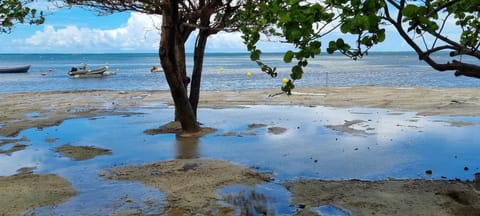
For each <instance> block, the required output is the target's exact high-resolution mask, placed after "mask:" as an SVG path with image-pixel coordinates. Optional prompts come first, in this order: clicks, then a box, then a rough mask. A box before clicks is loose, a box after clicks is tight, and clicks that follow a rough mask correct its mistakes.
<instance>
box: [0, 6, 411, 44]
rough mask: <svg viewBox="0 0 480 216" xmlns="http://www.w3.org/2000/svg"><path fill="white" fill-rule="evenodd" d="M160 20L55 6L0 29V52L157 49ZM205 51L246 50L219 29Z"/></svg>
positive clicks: (391, 36)
mask: <svg viewBox="0 0 480 216" xmlns="http://www.w3.org/2000/svg"><path fill="white" fill-rule="evenodd" d="M160 20H161V18H160V17H154V16H148V15H145V14H139V13H130V12H124V13H116V14H113V15H109V16H96V14H95V13H94V12H93V11H89V10H85V9H82V8H72V9H56V10H53V11H51V12H49V13H48V15H47V17H46V21H45V23H44V24H43V25H39V26H30V25H17V26H16V27H15V28H14V30H13V32H12V33H11V34H0V44H1V46H0V53H117V52H138V53H154V52H157V50H158V44H159V30H158V29H159V27H160V23H161V22H160ZM332 36H334V35H332ZM334 37H335V36H334ZM327 39H328V38H327ZM193 42H194V38H193V37H191V38H190V40H189V41H188V42H187V52H193V49H192V47H193ZM326 43H327V42H324V44H326ZM259 47H261V48H262V50H263V51H264V52H280V51H285V50H286V49H289V48H290V47H288V46H287V45H285V44H281V43H278V42H268V41H264V42H262V43H261V44H260V46H259ZM410 50H411V49H410V48H409V47H408V46H407V45H406V44H405V43H404V42H403V41H402V40H401V39H400V38H399V37H398V35H397V34H396V33H395V32H393V31H392V32H390V33H388V34H387V41H386V42H384V43H383V44H382V45H379V46H377V47H376V48H375V49H373V51H410ZM207 52H246V48H245V45H244V44H243V43H242V40H241V38H240V33H219V34H217V35H213V36H211V37H210V38H209V41H208V44H207Z"/></svg>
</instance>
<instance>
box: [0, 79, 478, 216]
mask: <svg viewBox="0 0 480 216" xmlns="http://www.w3.org/2000/svg"><path fill="white" fill-rule="evenodd" d="M278 93H279V91H278V90H276V89H275V90H257V91H218V92H213V91H212V92H202V95H201V102H200V106H201V107H210V108H228V107H241V106H245V105H296V106H297V105H298V106H331V107H367V108H387V109H391V110H397V111H413V112H417V113H418V114H419V115H447V116H480V109H478V108H479V107H480V95H479V94H478V89H426V88H414V89H413V88H412V89H410V88H408V89H406V88H387V87H349V88H304V89H298V90H296V91H295V92H294V94H293V95H290V96H287V95H285V94H278ZM171 101H172V100H171V98H170V93H169V92H166V91H134V92H123V91H62V92H42V93H13V94H0V107H2V112H1V114H0V119H1V121H0V125H1V126H2V127H1V128H0V135H2V136H15V135H16V134H18V132H20V131H21V130H24V129H27V128H34V127H38V128H42V127H48V126H52V125H57V124H60V123H61V122H62V121H63V120H65V119H70V118H79V117H94V116H100V115H118V114H125V113H127V112H128V110H129V109H139V108H156V107H159V106H165V105H171ZM172 116H173V113H172ZM199 120H200V121H201V119H199ZM454 126H455V125H453V124H452V127H454ZM333 127H335V128H336V129H341V128H340V127H337V126H333ZM345 127H347V128H348V122H347V123H346V125H345ZM15 142H16V140H15V139H10V138H5V139H4V140H2V142H0V146H1V144H2V143H15ZM19 147H21V146H17V147H16V148H15V149H12V150H11V151H9V150H6V152H3V154H7V153H12V152H13V151H21V150H22V148H19ZM186 164H190V165H186ZM152 166H157V167H161V169H160V168H158V169H159V171H160V172H159V173H169V174H175V175H179V176H177V177H178V178H180V176H182V175H184V174H194V173H195V172H197V171H201V172H202V173H207V174H205V175H194V176H195V177H192V176H191V175H190V176H188V175H187V176H186V179H189V180H190V181H191V184H193V186H192V187H186V188H182V189H176V188H175V187H174V186H173V183H174V182H175V181H173V183H172V182H168V181H172V179H170V180H168V179H167V180H162V178H159V177H158V176H157V175H152V173H157V172H156V171H157V170H151V169H152ZM218 166H220V167H221V168H219V167H218ZM122 169H125V170H123V171H121V170H122ZM130 169H131V168H129V167H128V166H127V167H124V168H119V169H118V170H115V171H111V172H117V173H118V172H123V174H122V175H121V178H120V177H118V174H115V175H113V174H108V175H107V174H104V175H105V176H106V178H111V179H118V180H137V181H140V182H143V183H145V184H147V185H150V186H154V187H157V188H159V189H160V190H162V191H164V192H166V193H167V197H169V198H168V200H169V204H170V206H169V208H168V209H167V211H170V212H175V211H182V212H192V211H194V209H196V208H198V207H199V206H208V203H210V202H206V203H199V202H198V201H188V202H183V203H181V202H180V200H188V199H186V198H190V197H195V200H217V199H218V197H216V195H215V191H216V189H217V188H218V187H219V186H222V185H225V184H232V183H240V184H243V183H245V184H253V183H259V182H265V181H266V179H265V178H263V177H261V176H262V174H259V173H256V172H255V170H251V169H247V168H245V167H240V166H236V165H232V164H230V163H228V162H224V161H210V160H202V159H199V160H198V161H194V162H187V163H186V162H185V161H183V160H175V161H167V162H159V163H158V164H155V165H151V164H150V165H145V166H139V167H135V170H137V171H138V172H142V173H148V175H143V176H142V175H140V174H137V173H136V172H133V171H128V170H130ZM182 169H183V171H181V170H182ZM219 169H220V170H222V173H224V172H228V173H230V174H229V175H228V176H229V177H231V178H232V179H235V180H225V181H223V182H222V183H214V184H212V185H208V184H206V182H211V181H212V180H214V179H217V178H218V176H223V175H222V174H221V173H216V172H218V170H219ZM179 170H180V171H179ZM21 175H22V179H30V180H29V181H23V180H19V179H18V178H19V177H18V176H10V177H0V181H2V182H5V183H2V184H1V185H8V186H9V188H12V189H11V190H0V197H17V199H15V200H18V201H15V202H9V204H11V206H10V207H9V208H6V209H2V210H0V214H10V213H12V212H13V213H16V212H22V211H25V210H27V209H28V208H31V207H36V206H41V205H50V204H54V203H58V202H61V201H63V200H65V199H67V198H68V197H70V196H73V195H74V194H75V193H74V192H72V191H73V189H71V188H70V187H71V186H70V187H69V185H68V182H67V185H65V187H58V186H56V185H64V183H65V180H64V179H62V178H60V177H57V176H53V180H52V181H55V183H53V184H49V183H48V182H50V180H48V181H47V180H43V179H42V178H43V177H44V176H43V175H38V174H28V175H24V174H21ZM112 176H116V177H112ZM200 176H201V177H200ZM35 179H36V180H35ZM31 181H35V182H37V183H38V184H42V183H46V185H41V186H40V187H41V188H43V189H44V190H42V191H35V190H33V189H34V188H36V187H39V186H38V185H36V186H34V185H32V184H31ZM359 184H360V185H359ZM370 184H371V185H370ZM53 185H55V186H53ZM199 185H204V187H203V186H202V187H201V188H203V189H202V191H195V190H192V189H189V188H196V186H199ZM286 185H287V186H288V189H289V190H291V192H292V196H293V200H292V202H293V204H296V205H297V206H298V212H297V213H298V215H309V214H310V213H311V212H312V211H313V210H312V209H313V208H314V207H319V206H320V205H323V204H334V205H338V206H341V207H343V208H346V209H348V210H349V211H351V212H352V213H353V214H355V215H361V214H364V213H368V212H364V211H363V210H364V209H375V212H377V213H378V214H383V213H385V214H388V215H402V214H401V213H402V210H403V209H410V212H411V213H412V214H415V213H416V212H423V213H425V214H426V215H430V214H429V213H428V212H424V211H423V210H422V209H425V208H428V209H439V211H438V212H441V213H442V214H443V215H469V214H466V213H472V212H480V204H479V196H480V195H479V193H478V191H477V190H478V188H477V190H475V189H474V187H473V185H474V184H473V183H472V182H455V183H452V182H449V181H411V180H404V181H399V180H395V181H393V180H392V181H381V182H372V183H362V182H358V181H321V180H311V181H310V180H309V181H293V182H289V183H286ZM338 185H340V186H341V187H342V188H344V189H345V190H344V191H339V190H338V188H339V187H340V186H338ZM362 185H363V186H362ZM365 185H367V186H365ZM451 185H454V186H451ZM301 186H305V187H307V189H299V188H301ZM32 187H34V188H32ZM15 188H16V189H15ZM322 188H323V189H322ZM445 188H447V189H445ZM17 189H18V190H17ZM58 190H61V191H62V193H61V194H63V195H64V196H58V193H56V192H55V191H58ZM305 190H306V191H310V192H312V193H315V194H330V195H331V196H335V195H337V196H336V197H328V198H325V197H321V196H320V195H318V196H315V195H313V194H312V195H305V194H306V193H305ZM446 190H447V191H446ZM18 191H22V192H18ZM173 193H175V194H176V195H177V194H178V195H177V196H179V197H180V198H179V197H172V196H171V194H173ZM192 193H193V195H192ZM33 194H43V195H44V196H43V197H46V199H43V200H42V201H41V202H39V203H35V202H33V201H32V200H30V199H26V198H28V197H31V196H32V195H33ZM361 194H364V195H361ZM405 194H414V195H415V196H414V197H415V203H412V202H411V201H408V200H409V199H410V198H408V196H406V195H405ZM169 195H170V196H169ZM365 197H369V198H370V199H365ZM397 197H406V198H405V200H406V201H405V202H399V201H396V200H397ZM438 197H441V198H439V199H438V200H439V201H438V200H437V198H438ZM11 200H13V199H11ZM194 204H195V205H194ZM2 206H3V205H2ZM374 207H375V208H374ZM211 208H214V207H211ZM215 208H217V207H215ZM178 209H181V210H178ZM362 209H363V210H362ZM216 213H218V214H219V215H222V214H223V215H229V214H231V213H232V212H231V210H222V209H217V210H216ZM464 213H465V214H464Z"/></svg>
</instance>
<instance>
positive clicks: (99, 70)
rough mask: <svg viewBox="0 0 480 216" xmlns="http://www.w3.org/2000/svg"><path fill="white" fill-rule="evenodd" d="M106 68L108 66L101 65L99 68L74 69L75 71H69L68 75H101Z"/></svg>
mask: <svg viewBox="0 0 480 216" xmlns="http://www.w3.org/2000/svg"><path fill="white" fill-rule="evenodd" d="M107 70H108V66H103V67H101V68H97V69H93V70H76V71H69V72H68V75H70V76H77V75H78V76H83V75H102V74H103V73H105V71H107Z"/></svg>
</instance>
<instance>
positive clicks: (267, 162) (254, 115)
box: [0, 106, 480, 215]
mask: <svg viewBox="0 0 480 216" xmlns="http://www.w3.org/2000/svg"><path fill="white" fill-rule="evenodd" d="M134 111H135V112H142V113H143V114H136V115H123V116H106V117H99V118H90V119H87V118H82V119H71V120H66V121H64V122H63V123H62V124H60V125H58V126H52V127H47V128H43V129H28V130H25V131H22V132H21V133H20V134H19V135H18V137H27V138H28V141H23V142H21V143H22V144H27V145H28V146H27V148H26V149H25V150H22V151H19V152H14V153H12V154H11V155H0V175H12V174H14V173H15V172H16V170H18V169H19V168H22V167H36V169H35V170H34V172H35V173H55V174H58V175H60V176H62V177H64V178H66V179H67V180H68V181H70V182H72V184H73V186H74V187H75V188H76V189H77V190H79V191H80V193H79V194H78V196H76V197H74V198H72V199H71V200H69V201H68V202H66V203H64V204H61V205H59V206H55V207H44V208H40V209H37V210H35V211H33V213H32V212H30V213H29V214H34V213H37V214H42V213H45V214H66V213H67V214H68V213H73V214H82V215H85V214H86V215H88V214H90V213H92V212H101V211H103V212H110V213H111V212H112V211H113V210H112V209H122V208H124V209H127V210H129V211H143V212H151V213H153V214H154V213H155V212H161V211H162V209H163V207H164V204H165V203H164V201H163V200H164V197H163V194H162V193H161V192H159V191H157V190H154V189H151V188H148V187H144V186H141V184H139V183H133V182H115V181H105V180H102V179H101V178H100V177H98V175H97V172H98V171H100V170H103V169H107V168H111V167H114V166H122V165H127V164H128V165H133V164H142V163H148V162H154V161H162V160H171V159H175V158H215V159H221V160H227V161H231V162H233V163H237V164H241V165H244V166H247V167H254V168H256V169H258V170H260V171H268V172H273V173H274V174H275V181H274V182H273V186H271V185H272V183H270V186H269V185H268V184H267V185H264V186H258V188H253V189H252V188H250V189H248V188H247V189H245V188H241V187H235V186H232V187H227V188H225V189H223V190H221V191H220V194H225V193H237V194H238V193H240V192H239V191H242V190H247V191H248V190H253V191H256V192H258V193H260V194H263V195H262V196H265V197H266V198H265V199H266V201H265V202H264V203H266V204H265V205H267V207H266V208H270V209H273V210H272V211H274V212H277V213H278V214H288V212H289V211H291V210H292V209H291V208H290V207H288V200H289V199H288V193H287V192H286V191H284V190H283V192H282V190H279V189H278V187H281V186H280V185H278V184H277V183H280V182H283V181H287V180H294V179H298V178H321V179H365V180H379V179H388V178H399V179H403V178H423V179H457V178H458V179H462V180H471V179H473V177H474V173H476V172H479V169H480V163H479V160H478V155H480V134H479V133H478V131H480V117H439V116H431V117H426V116H418V115H416V114H415V113H412V112H392V111H389V110H385V109H365V108H349V109H341V108H329V107H297V106H247V107H245V108H229V109H200V110H199V119H200V120H201V122H202V123H203V124H204V126H205V127H215V128H217V129H218V131H217V132H215V133H213V134H210V135H207V136H205V137H202V138H200V139H198V140H191V139H183V138H177V137H176V136H175V135H172V134H166V135H165V134H164V135H154V136H152V135H146V134H144V133H143V132H144V131H145V130H146V129H151V128H156V127H158V126H160V125H162V124H164V123H167V122H169V121H170V120H171V118H172V112H173V111H172V110H171V109H169V108H160V109H145V110H134ZM249 124H265V125H266V126H265V127H258V128H253V129H252V128H249V127H248V125H249ZM461 125H464V126H461ZM346 126H349V127H346ZM272 127H280V128H285V129H286V131H285V132H284V133H281V134H274V133H271V132H269V128H272ZM229 134H230V136H226V135H229ZM232 135H233V136H232ZM65 144H70V145H74V146H85V145H86V146H92V145H93V146H97V147H100V148H106V149H111V150H112V155H102V156H98V157H96V158H93V159H90V160H86V161H72V160H70V159H69V158H66V157H63V156H62V155H60V154H59V153H56V152H55V151H54V150H53V149H54V148H55V147H57V146H61V145H65ZM427 170H431V171H432V174H431V175H428V174H426V171H427ZM272 187H273V188H275V187H277V189H268V188H272ZM239 188H240V189H241V190H240V189H239ZM241 194H245V193H241ZM241 196H243V195H241ZM127 198H131V199H132V200H135V201H136V202H134V203H129V202H123V203H124V204H123V205H124V206H120V207H119V206H112V205H116V204H118V201H119V200H123V199H127ZM245 199H247V200H248V197H247V198H245ZM121 203H122V202H121ZM152 206H154V207H152Z"/></svg>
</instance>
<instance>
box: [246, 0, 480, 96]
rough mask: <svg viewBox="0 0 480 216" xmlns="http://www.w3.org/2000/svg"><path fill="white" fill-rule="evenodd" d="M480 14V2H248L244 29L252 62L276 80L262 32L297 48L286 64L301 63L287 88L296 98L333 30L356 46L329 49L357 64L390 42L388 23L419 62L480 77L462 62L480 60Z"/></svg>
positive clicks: (479, 68)
mask: <svg viewBox="0 0 480 216" xmlns="http://www.w3.org/2000/svg"><path fill="white" fill-rule="evenodd" d="M247 2H249V1H247ZM479 11H480V0H427V1H415V0H414V1H406V0H326V1H316V2H315V1H302V0H266V1H262V2H260V3H259V5H255V4H253V2H251V4H248V3H247V5H246V7H245V11H244V13H245V14H244V15H243V16H242V18H241V19H242V21H243V26H242V27H241V30H242V32H243V34H244V36H243V39H244V42H245V44H246V45H247V49H248V50H249V51H250V53H251V59H252V60H253V61H256V62H257V64H258V65H259V66H260V68H261V69H262V71H264V72H266V73H267V74H269V75H271V76H272V77H275V76H277V72H276V68H275V67H273V68H272V67H270V66H268V65H266V64H264V63H263V62H262V61H261V60H260V56H261V50H260V49H258V48H257V47H256V44H257V42H258V41H259V40H260V38H261V34H263V35H265V36H267V37H272V36H273V37H279V38H282V39H283V40H284V41H283V42H286V43H291V44H293V45H294V47H295V50H294V51H292V50H288V51H286V53H285V55H284V59H283V60H284V62H286V63H289V62H291V61H293V60H295V61H296V64H295V65H294V66H293V67H292V69H291V75H290V78H291V79H290V80H289V81H288V82H286V83H285V84H284V86H283V87H282V90H283V91H285V92H287V93H289V94H290V93H291V90H292V89H293V88H294V87H295V85H294V81H295V80H298V79H301V78H302V74H303V67H305V66H307V65H308V59H309V58H314V57H315V56H316V55H319V54H320V52H321V44H322V43H321V39H322V38H321V37H322V36H324V35H325V34H329V33H331V32H332V31H333V30H339V31H340V32H341V33H343V34H344V36H347V35H353V36H355V38H356V39H355V41H354V42H353V44H352V43H350V42H347V41H346V40H345V39H344V38H342V37H343V36H342V37H341V38H338V39H336V40H333V41H329V42H328V46H327V47H326V51H327V52H328V53H330V54H331V53H334V52H336V51H338V52H340V53H342V54H344V55H346V56H348V57H350V58H352V59H354V60H356V59H358V58H360V57H363V56H364V55H367V54H368V50H369V49H370V48H372V47H373V46H375V45H376V44H379V43H381V42H383V41H384V40H385V39H386V37H387V35H386V31H385V27H386V26H387V25H391V26H393V27H394V28H395V30H396V31H397V32H398V33H399V34H400V35H401V37H402V38H403V39H404V40H405V42H407V44H409V45H410V47H412V49H413V50H414V51H415V52H416V53H417V54H418V56H419V59H420V60H423V61H425V62H426V63H427V64H429V65H430V66H431V67H432V68H434V69H436V70H439V71H452V70H453V71H455V75H457V76H459V75H465V76H470V77H476V78H480V64H478V63H477V64H471V63H466V62H462V61H461V57H462V56H465V55H467V56H470V57H473V58H474V59H477V61H478V59H480V52H479V47H480V41H479V40H480V18H479ZM448 22H452V23H455V25H456V26H457V27H459V29H460V30H459V31H460V34H461V36H460V37H459V38H457V39H456V38H451V37H449V35H448V33H446V32H445V25H446V24H447V23H448ZM444 51H450V56H451V57H452V60H451V61H449V62H436V60H435V59H434V58H432V56H433V55H434V54H438V53H441V52H444ZM458 56H460V60H458V59H456V57H458Z"/></svg>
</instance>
